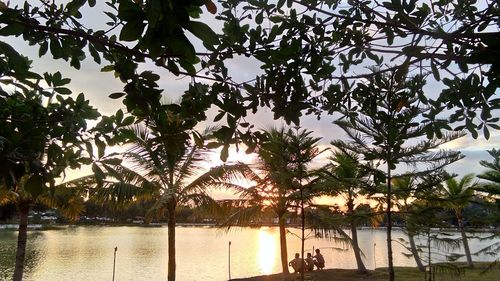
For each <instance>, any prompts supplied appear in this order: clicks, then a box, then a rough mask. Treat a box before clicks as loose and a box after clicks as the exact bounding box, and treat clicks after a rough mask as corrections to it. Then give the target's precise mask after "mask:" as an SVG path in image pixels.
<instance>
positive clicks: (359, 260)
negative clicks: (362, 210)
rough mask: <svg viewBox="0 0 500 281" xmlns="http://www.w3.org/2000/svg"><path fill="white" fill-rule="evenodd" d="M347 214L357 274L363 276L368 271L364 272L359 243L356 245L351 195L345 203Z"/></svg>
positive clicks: (356, 230)
mask: <svg viewBox="0 0 500 281" xmlns="http://www.w3.org/2000/svg"><path fill="white" fill-rule="evenodd" d="M349 194H351V193H349ZM347 213H348V214H349V216H350V222H349V223H350V226H351V239H352V250H353V252H354V257H355V258H356V264H357V266H358V272H359V273H362V274H364V273H367V272H368V271H367V270H366V267H365V264H364V263H363V259H362V258H361V249H360V248H359V243H358V229H357V227H356V223H355V222H354V218H353V217H352V216H353V215H354V200H353V199H352V196H351V195H349V200H348V202H347Z"/></svg>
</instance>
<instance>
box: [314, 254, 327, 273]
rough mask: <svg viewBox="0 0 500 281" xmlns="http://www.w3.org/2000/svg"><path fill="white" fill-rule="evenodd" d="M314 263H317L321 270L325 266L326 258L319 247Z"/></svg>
mask: <svg viewBox="0 0 500 281" xmlns="http://www.w3.org/2000/svg"><path fill="white" fill-rule="evenodd" d="M314 265H316V267H317V268H318V269H319V270H321V269H323V268H325V259H324V258H323V255H322V254H321V253H320V251H319V249H316V255H314Z"/></svg>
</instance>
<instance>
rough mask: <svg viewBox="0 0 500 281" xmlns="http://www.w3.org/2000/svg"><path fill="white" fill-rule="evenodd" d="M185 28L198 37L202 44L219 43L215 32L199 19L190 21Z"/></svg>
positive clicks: (211, 44)
mask: <svg viewBox="0 0 500 281" xmlns="http://www.w3.org/2000/svg"><path fill="white" fill-rule="evenodd" d="M187 30H189V32H191V33H193V35H194V36H196V37H198V38H199V39H200V40H201V41H203V43H204V44H206V45H209V46H214V45H218V44H219V38H218V37H217V34H216V33H215V32H214V31H213V30H212V29H211V28H210V27H209V26H208V25H206V24H204V23H202V22H199V21H190V22H189V23H188V25H187Z"/></svg>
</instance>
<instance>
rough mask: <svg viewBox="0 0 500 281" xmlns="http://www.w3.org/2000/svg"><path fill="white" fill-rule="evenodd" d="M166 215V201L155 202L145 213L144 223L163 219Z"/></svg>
mask: <svg viewBox="0 0 500 281" xmlns="http://www.w3.org/2000/svg"><path fill="white" fill-rule="evenodd" d="M167 214H168V202H167V201H166V200H156V201H155V202H154V204H153V206H151V207H150V208H149V209H148V210H147V211H146V215H145V217H144V219H145V222H146V223H150V222H151V221H152V220H153V219H159V218H163V217H165V216H166V215H167Z"/></svg>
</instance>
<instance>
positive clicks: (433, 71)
mask: <svg viewBox="0 0 500 281" xmlns="http://www.w3.org/2000/svg"><path fill="white" fill-rule="evenodd" d="M431 69H432V75H433V76H434V79H436V80H437V81H439V80H441V76H440V75H439V69H438V68H437V67H436V64H434V60H431Z"/></svg>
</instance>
